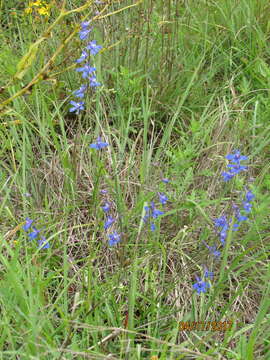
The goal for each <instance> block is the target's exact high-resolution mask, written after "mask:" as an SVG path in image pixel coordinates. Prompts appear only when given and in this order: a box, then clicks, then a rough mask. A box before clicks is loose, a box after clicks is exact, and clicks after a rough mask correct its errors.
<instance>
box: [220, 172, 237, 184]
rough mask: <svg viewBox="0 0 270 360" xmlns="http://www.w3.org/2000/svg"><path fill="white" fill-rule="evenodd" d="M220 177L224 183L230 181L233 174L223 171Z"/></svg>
mask: <svg viewBox="0 0 270 360" xmlns="http://www.w3.org/2000/svg"><path fill="white" fill-rule="evenodd" d="M221 175H222V176H223V180H224V181H225V182H226V181H229V180H231V179H232V178H233V177H234V174H233V173H231V172H226V171H224V172H223V173H222V174H221Z"/></svg>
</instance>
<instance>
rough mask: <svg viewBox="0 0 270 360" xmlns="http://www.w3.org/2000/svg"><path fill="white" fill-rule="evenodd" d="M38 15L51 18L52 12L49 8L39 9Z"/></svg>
mask: <svg viewBox="0 0 270 360" xmlns="http://www.w3.org/2000/svg"><path fill="white" fill-rule="evenodd" d="M38 13H39V15H45V16H49V15H50V11H49V9H48V8H47V7H41V8H39V9H38Z"/></svg>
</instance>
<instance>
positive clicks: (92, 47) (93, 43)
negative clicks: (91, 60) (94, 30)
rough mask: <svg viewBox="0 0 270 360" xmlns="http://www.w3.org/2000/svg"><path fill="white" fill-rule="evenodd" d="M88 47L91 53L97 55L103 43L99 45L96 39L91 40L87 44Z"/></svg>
mask: <svg viewBox="0 0 270 360" xmlns="http://www.w3.org/2000/svg"><path fill="white" fill-rule="evenodd" d="M86 49H88V50H90V54H91V55H96V54H97V53H98V52H99V51H100V50H101V49H102V46H101V45H97V41H96V40H92V41H90V43H89V44H88V45H87V46H86Z"/></svg>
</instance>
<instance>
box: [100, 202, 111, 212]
mask: <svg viewBox="0 0 270 360" xmlns="http://www.w3.org/2000/svg"><path fill="white" fill-rule="evenodd" d="M101 208H102V210H103V211H104V212H105V213H107V212H109V211H110V209H111V206H110V204H109V203H108V202H106V203H105V204H104V205H103V206H101Z"/></svg>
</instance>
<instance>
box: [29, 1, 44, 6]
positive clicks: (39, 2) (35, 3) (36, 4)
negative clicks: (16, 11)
mask: <svg viewBox="0 0 270 360" xmlns="http://www.w3.org/2000/svg"><path fill="white" fill-rule="evenodd" d="M31 6H42V3H41V1H40V0H37V1H36V2H33V3H31Z"/></svg>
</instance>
